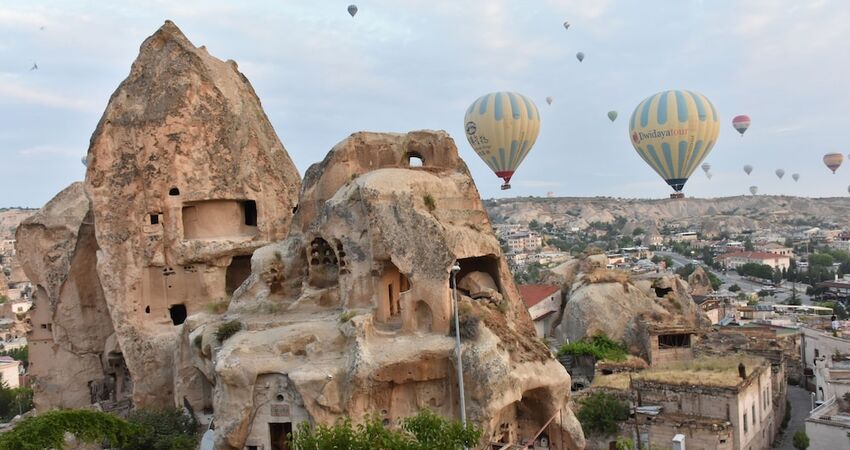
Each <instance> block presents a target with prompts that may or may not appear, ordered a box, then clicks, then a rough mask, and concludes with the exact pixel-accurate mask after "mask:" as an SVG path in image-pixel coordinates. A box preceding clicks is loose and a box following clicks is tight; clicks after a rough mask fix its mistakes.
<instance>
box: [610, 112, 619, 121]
mask: <svg viewBox="0 0 850 450" xmlns="http://www.w3.org/2000/svg"><path fill="white" fill-rule="evenodd" d="M617 116H618V114H617V111H608V119H609V120H611V122H613V121H615V120H617Z"/></svg>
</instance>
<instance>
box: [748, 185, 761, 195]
mask: <svg viewBox="0 0 850 450" xmlns="http://www.w3.org/2000/svg"><path fill="white" fill-rule="evenodd" d="M758 192H759V187H758V186H750V194H753V195H756V194H758Z"/></svg>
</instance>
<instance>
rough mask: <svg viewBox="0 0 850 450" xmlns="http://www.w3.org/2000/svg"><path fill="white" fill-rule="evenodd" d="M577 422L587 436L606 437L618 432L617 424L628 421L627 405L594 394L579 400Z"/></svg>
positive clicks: (598, 393) (611, 396)
mask: <svg viewBox="0 0 850 450" xmlns="http://www.w3.org/2000/svg"><path fill="white" fill-rule="evenodd" d="M577 417H578V421H579V422H580V423H581V427H582V429H584V430H585V431H586V432H588V434H596V435H602V436H608V435H612V434H614V433H616V432H617V431H618V428H619V427H618V425H617V424H618V423H619V422H623V421H625V420H628V418H629V405H627V404H626V403H625V402H623V401H620V400H619V399H618V398H617V397H615V396H613V395H611V394H606V393H604V392H596V393H593V394H590V395H588V396H587V397H585V398H583V399H581V400H579V410H578V414H577Z"/></svg>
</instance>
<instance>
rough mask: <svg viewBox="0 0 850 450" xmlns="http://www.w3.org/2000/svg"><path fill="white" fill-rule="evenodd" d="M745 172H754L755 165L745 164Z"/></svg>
mask: <svg viewBox="0 0 850 450" xmlns="http://www.w3.org/2000/svg"><path fill="white" fill-rule="evenodd" d="M744 172H747V175H749V174H751V173H752V172H753V166H751V165H749V164H747V165H746V166H744Z"/></svg>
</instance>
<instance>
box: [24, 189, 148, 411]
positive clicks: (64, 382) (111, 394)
mask: <svg viewBox="0 0 850 450" xmlns="http://www.w3.org/2000/svg"><path fill="white" fill-rule="evenodd" d="M93 225H94V224H93V222H92V215H91V209H90V204H89V201H88V198H86V196H85V192H84V191H83V185H82V183H74V184H72V185H71V186H69V187H67V188H66V189H65V190H63V191H62V192H60V193H59V194H57V195H56V197H54V198H53V199H52V200H50V202H48V203H47V204H46V205H45V206H44V208H42V209H41V210H39V211H38V213H36V214H35V215H33V216H30V217H29V218H27V219H26V220H24V222H23V223H22V224H21V225H20V226H19V227H18V230H17V233H16V238H17V243H16V246H17V253H18V257H19V258H20V260H21V264H22V265H23V268H24V270H25V271H26V274H27V276H28V277H29V278H30V280H31V281H32V283H33V285H34V288H35V289H34V292H33V309H32V310H31V311H32V313H31V314H32V317H31V320H32V322H33V323H32V327H33V329H32V332H31V333H30V334H29V336H28V337H27V339H28V345H29V359H30V366H29V373H30V375H31V376H32V377H33V383H32V385H33V390H34V394H35V399H34V401H35V406H36V408H37V409H38V410H41V411H43V410H46V409H48V408H54V407H58V408H79V407H83V406H87V405H90V404H91V403H93V402H95V401H98V402H101V401H102V402H104V403H105V404H107V403H108V404H111V405H115V404H117V403H118V402H119V401H121V400H122V399H124V398H127V397H128V395H129V391H130V388H131V384H130V380H129V378H127V377H126V373H125V368H124V366H123V361H122V360H121V356H120V355H121V351H120V349H118V348H117V346H116V345H115V338H114V335H113V329H112V320H111V319H110V317H109V311H108V309H107V306H106V301H105V299H104V296H103V290H102V289H101V285H100V280H99V279H98V277H97V272H96V271H95V265H96V253H97V242H96V241H95V236H94V226H93Z"/></svg>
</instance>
